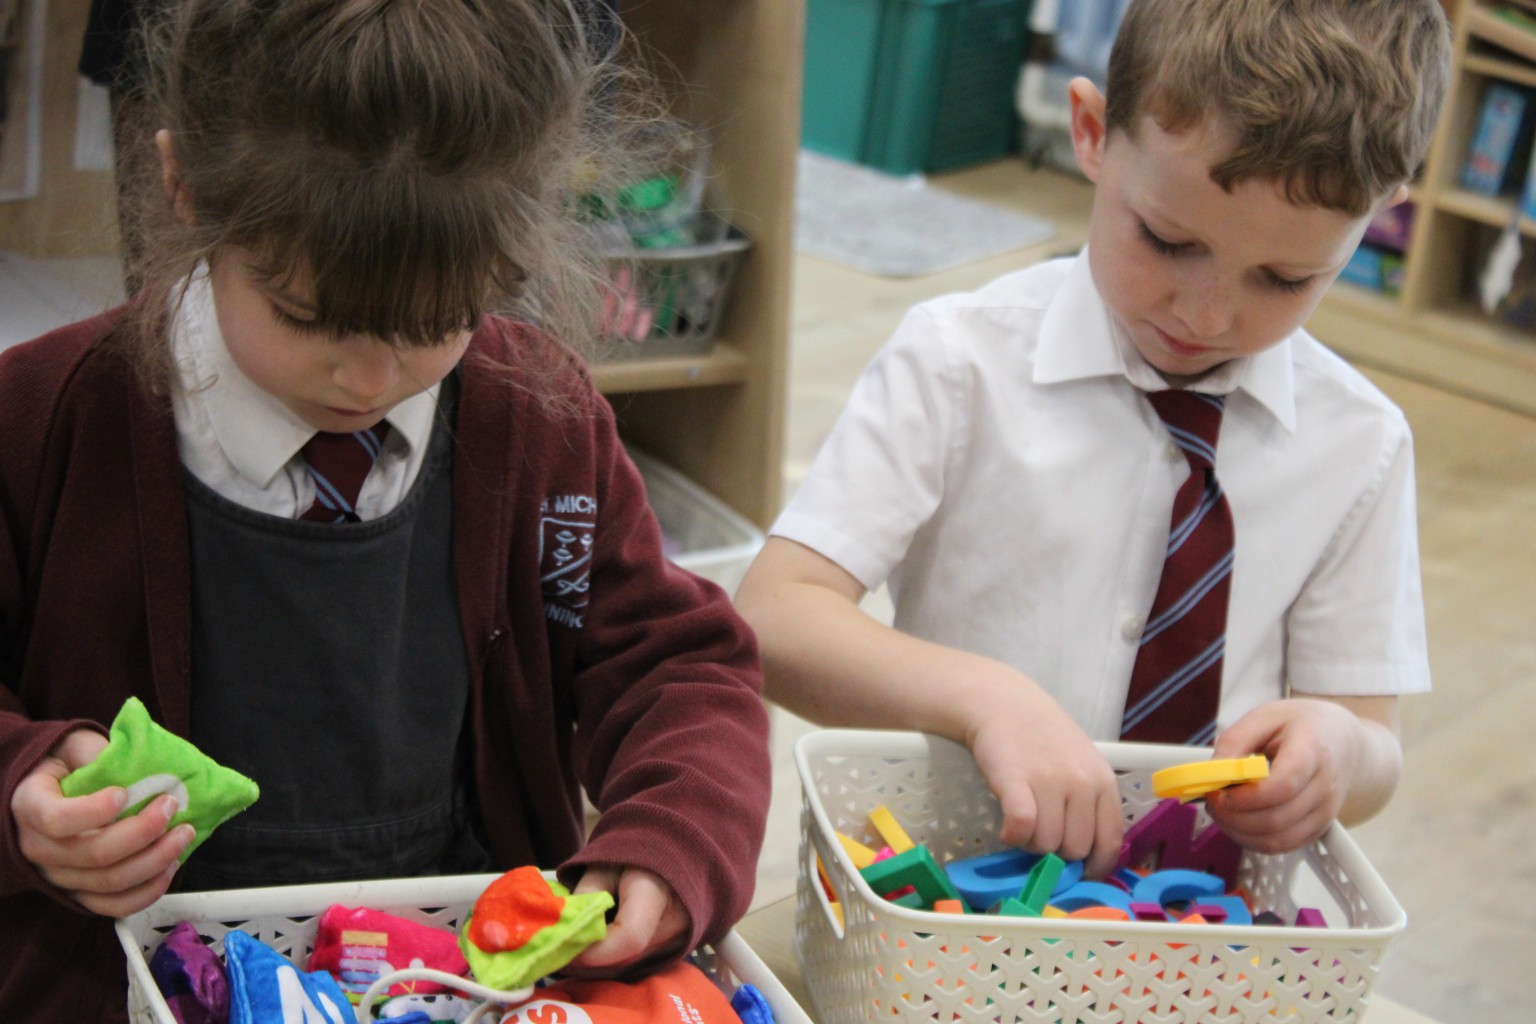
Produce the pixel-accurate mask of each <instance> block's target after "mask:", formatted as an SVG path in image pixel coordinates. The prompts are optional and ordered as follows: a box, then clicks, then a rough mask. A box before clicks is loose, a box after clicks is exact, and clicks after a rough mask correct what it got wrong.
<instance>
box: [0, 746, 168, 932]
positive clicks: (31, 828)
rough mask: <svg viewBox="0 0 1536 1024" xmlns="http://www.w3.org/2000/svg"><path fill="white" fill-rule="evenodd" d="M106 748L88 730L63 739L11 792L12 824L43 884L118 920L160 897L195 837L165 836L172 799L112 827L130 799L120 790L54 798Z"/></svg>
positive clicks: (151, 805)
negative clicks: (67, 778)
mask: <svg viewBox="0 0 1536 1024" xmlns="http://www.w3.org/2000/svg"><path fill="white" fill-rule="evenodd" d="M106 745H107V740H106V737H104V736H102V735H101V734H99V733H96V732H92V731H91V730H89V729H77V730H75V731H74V732H71V733H69V734H68V735H67V736H65V737H64V739H63V740H61V741H59V744H58V745H57V746H55V747H54V748H53V749H52V750H51V751H49V752H48V757H47V758H46V759H45V760H44V761H43V762H42V764H40V765H38V767H37V770H36V771H34V772H32V774H30V775H28V776H27V777H26V778H25V779H23V780H22V781H21V784H20V785H19V786H17V787H16V791H15V793H14V794H12V797H11V818H12V820H13V821H14V822H15V823H16V834H17V840H18V843H19V845H20V848H21V854H22V856H24V857H26V858H27V860H29V861H31V862H32V864H33V865H34V866H35V867H36V868H37V869H38V871H39V872H40V873H41V874H42V876H43V877H44V878H46V879H47V880H48V881H49V882H50V883H51V884H53V885H55V886H57V887H59V888H60V889H63V890H64V891H65V892H67V893H69V894H70V895H71V896H72V897H74V899H75V900H76V901H77V902H78V903H79V904H80V905H81V906H83V907H85V908H86V909H87V910H90V911H93V912H95V913H97V914H101V915H103V916H106V917H121V916H122V915H124V914H132V913H135V912H137V911H140V910H143V909H144V908H145V907H147V906H149V905H150V904H151V903H154V902H155V900H157V899H159V898H160V897H161V896H162V895H164V894H165V890H166V888H167V887H168V886H169V885H170V884H171V877H172V875H174V874H175V873H176V862H177V858H178V857H179V856H181V851H182V850H184V849H186V847H187V844H188V843H189V842H191V841H192V835H193V832H192V826H190V825H181V826H178V827H177V828H176V829H174V830H173V831H170V832H167V831H166V829H165V826H166V824H167V823H168V822H169V821H170V819H171V816H172V815H174V814H175V813H176V801H174V800H173V799H171V798H170V797H160V798H158V799H156V800H152V801H150V803H149V804H148V805H147V806H146V807H145V808H144V809H143V810H141V811H140V812H139V813H138V814H135V815H134V816H133V817H131V818H125V819H124V820H122V821H117V822H114V820H113V819H114V818H116V817H117V815H118V813H119V812H120V811H121V810H122V809H123V806H124V804H125V802H126V801H127V798H128V794H127V791H126V790H124V789H123V788H122V787H121V786H110V787H108V788H106V789H103V790H100V791H98V792H95V793H91V794H89V795H87V796H79V797H66V796H64V795H63V793H61V792H60V791H59V780H60V779H62V778H64V776H66V775H68V774H69V773H70V772H72V771H74V770H75V769H76V768H79V767H82V766H84V765H87V764H89V763H90V762H92V761H94V760H95V759H96V757H97V755H99V754H100V753H101V751H102V750H103V749H104V748H105V747H106Z"/></svg>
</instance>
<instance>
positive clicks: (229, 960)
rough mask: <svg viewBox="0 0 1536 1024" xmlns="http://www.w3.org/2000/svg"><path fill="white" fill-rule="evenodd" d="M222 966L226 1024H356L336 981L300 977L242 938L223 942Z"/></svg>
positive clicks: (320, 975)
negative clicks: (226, 977)
mask: <svg viewBox="0 0 1536 1024" xmlns="http://www.w3.org/2000/svg"><path fill="white" fill-rule="evenodd" d="M224 964H225V968H226V969H227V970H228V972H229V1019H230V1022H231V1024H356V1020H357V1018H356V1017H355V1016H354V1014H353V1013H352V1004H351V1003H349V1002H347V997H346V995H345V994H344V993H343V992H342V991H341V986H340V985H338V984H336V979H335V978H333V977H331V976H330V974H328V973H327V972H325V971H313V972H311V973H307V974H306V973H304V972H302V971H300V970H299V969H298V968H297V967H295V966H294V965H293V964H291V963H289V962H288V961H287V959H285V958H284V957H283V955H282V954H281V953H279V952H277V950H275V949H273V948H272V947H270V946H268V945H266V944H265V943H263V942H261V941H260V940H258V939H253V938H252V937H251V936H249V935H247V934H246V933H245V932H240V931H234V932H230V933H229V934H228V935H226V936H224Z"/></svg>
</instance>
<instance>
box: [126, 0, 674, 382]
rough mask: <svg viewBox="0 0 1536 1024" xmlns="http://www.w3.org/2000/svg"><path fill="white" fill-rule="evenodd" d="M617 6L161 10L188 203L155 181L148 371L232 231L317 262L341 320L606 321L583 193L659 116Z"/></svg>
mask: <svg viewBox="0 0 1536 1024" xmlns="http://www.w3.org/2000/svg"><path fill="white" fill-rule="evenodd" d="M583 4H584V5H586V7H587V8H588V10H582V9H579V5H583ZM599 6H600V5H599V4H598V3H597V0H179V2H175V3H173V4H171V5H169V6H167V7H166V8H165V9H164V12H163V14H162V15H161V16H159V17H154V16H151V17H150V18H149V19H148V21H149V24H148V26H147V32H146V40H147V43H148V47H149V67H150V69H151V86H150V94H151V98H152V100H153V101H154V104H155V109H156V111H157V113H158V116H159V119H160V125H161V126H163V127H165V128H168V129H169V131H170V133H171V140H172V147H173V150H174V154H175V161H176V174H177V179H178V183H179V186H180V187H181V188H182V189H183V190H184V194H185V196H186V200H187V207H188V210H189V214H190V215H189V216H177V215H175V213H174V212H173V211H172V210H171V209H170V207H171V203H170V202H169V200H168V199H167V198H166V196H165V190H164V189H161V188H158V187H153V188H140V189H139V190H138V194H139V196H140V198H141V201H142V202H143V203H144V204H145V205H144V208H143V210H141V211H140V214H141V218H142V223H143V228H142V230H143V232H144V234H145V245H144V250H145V257H144V261H143V263H142V264H141V265H140V266H139V267H137V268H135V269H136V270H137V271H138V272H139V274H140V276H141V277H142V278H143V280H144V281H145V284H146V287H145V290H144V292H143V293H142V295H141V300H140V302H139V303H138V304H137V308H138V309H139V310H140V311H141V314H140V316H141V320H142V321H143V327H144V330H143V331H142V336H143V338H144V339H145V340H146V341H148V342H149V344H148V346H146V349H145V352H144V353H143V359H142V360H141V361H142V362H144V364H145V365H146V367H148V368H149V370H150V374H151V377H152V378H154V377H155V376H156V375H159V379H160V382H161V383H164V382H165V380H166V378H165V370H166V367H167V366H168V363H167V361H166V360H165V358H164V356H165V352H164V347H165V341H164V338H163V334H164V331H163V330H160V329H159V324H158V323H156V322H155V321H158V320H160V317H159V316H157V315H152V314H153V312H154V311H157V310H163V309H165V308H166V305H165V300H170V299H173V297H174V288H175V284H176V282H178V281H181V280H184V279H185V278H186V276H187V275H188V273H189V272H190V271H191V270H192V269H193V268H194V267H195V266H196V265H197V263H198V262H199V261H201V260H210V259H215V258H217V256H218V253H219V252H220V251H221V250H223V249H225V248H226V247H230V246H239V247H242V248H244V249H247V250H249V251H250V252H252V253H254V254H255V256H256V267H257V270H258V273H259V274H260V275H261V276H262V277H263V278H264V279H266V280H267V281H268V282H269V283H282V282H284V281H285V280H286V279H287V278H288V277H289V276H290V275H292V274H295V273H300V274H302V275H303V276H304V278H305V279H306V280H307V281H308V282H310V283H311V284H312V287H313V293H314V301H315V305H316V310H315V313H316V323H317V327H319V328H321V329H324V330H328V331H331V332H333V333H336V334H338V335H341V334H365V335H370V336H374V337H378V338H380V339H385V340H387V341H389V342H390V343H392V344H398V345H430V344H435V343H437V342H439V341H440V340H442V339H443V338H444V337H446V336H449V335H451V334H453V333H454V332H456V331H459V330H461V329H463V328H465V327H469V326H472V325H474V324H475V323H476V322H477V321H478V320H479V318H480V316H481V314H482V313H483V312H484V311H485V310H487V309H488V308H491V307H496V308H499V309H503V310H506V311H509V312H512V313H513V314H514V315H519V316H521V317H523V318H524V319H528V320H531V321H534V322H537V323H538V324H539V325H540V326H541V327H542V328H544V329H545V330H546V331H547V332H548V333H550V334H552V335H554V336H556V337H558V338H561V339H564V340H567V341H570V342H573V343H576V344H578V345H579V344H581V343H583V342H584V340H585V339H587V338H589V337H591V336H592V333H593V326H594V321H595V313H594V311H595V310H596V309H597V308H598V305H599V303H598V301H597V298H598V289H599V288H600V287H601V282H602V280H603V275H602V274H601V266H600V260H601V256H600V253H599V252H598V251H597V246H596V244H595V242H594V241H593V239H592V237H591V235H590V232H588V231H587V230H586V229H584V228H583V226H582V225H581V224H580V222H579V220H578V218H577V217H576V216H575V215H574V211H575V210H576V208H577V203H576V198H577V194H578V192H580V191H583V190H588V189H590V190H594V191H600V190H601V189H603V188H605V187H606V182H607V180H608V178H607V176H606V174H605V171H606V170H607V169H609V167H610V163H611V161H610V159H609V158H610V157H612V156H614V155H615V154H617V153H621V152H629V151H630V150H629V149H628V148H627V144H628V142H629V140H628V139H627V138H621V136H623V135H624V129H625V128H626V127H632V126H634V125H638V124H651V123H654V121H653V120H652V118H653V116H654V115H653V112H652V111H647V112H646V113H645V114H644V115H642V116H636V115H635V114H634V111H633V110H632V109H631V108H630V107H629V106H628V105H627V104H628V103H629V102H630V101H631V100H633V99H635V97H636V96H638V95H639V93H637V91H636V90H635V89H633V88H630V87H629V83H628V81H627V78H626V76H627V75H628V74H630V73H629V72H626V71H625V70H623V66H622V65H621V64H620V63H619V62H617V61H615V60H613V59H611V58H612V53H611V52H610V50H611V49H612V48H611V47H610V46H608V45H607V41H605V34H604V33H602V32H594V31H593V30H592V29H593V27H594V25H593V20H592V16H591V15H592V13H593V12H594V11H595V10H596V9H597V7H599ZM613 24H616V23H613ZM645 134H651V135H653V134H654V132H647V133H645ZM615 139H617V140H618V141H615ZM157 349H158V350H157Z"/></svg>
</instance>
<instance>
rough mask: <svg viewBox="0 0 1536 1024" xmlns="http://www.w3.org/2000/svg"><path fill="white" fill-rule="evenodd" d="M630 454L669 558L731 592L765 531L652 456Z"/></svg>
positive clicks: (755, 551) (634, 451) (631, 452)
mask: <svg viewBox="0 0 1536 1024" xmlns="http://www.w3.org/2000/svg"><path fill="white" fill-rule="evenodd" d="M629 456H630V458H631V459H633V460H634V463H635V466H636V467H637V468H638V469H639V470H640V475H641V476H642V477H644V478H645V489H646V493H647V495H648V496H649V498H650V505H651V509H652V510H653V511H655V513H656V518H657V519H658V520H660V521H661V530H662V533H663V534H664V535H665V538H666V541H667V544H668V548H669V550H668V554H669V555H670V557H671V559H672V561H673V562H675V563H677V565H679V566H681V567H682V568H684V569H687V570H688V571H689V572H693V573H697V574H698V575H700V576H703V577H704V578H705V579H707V580H709V581H710V582H712V583H716V584H719V586H720V587H721V588H722V589H723V590H724V591H725V592H726V593H727V594H735V593H736V587H737V586H738V585H739V584H740V583H741V578H742V577H743V576H745V575H746V573H747V566H749V565H751V564H752V559H753V558H754V557H756V555H757V552H758V549H759V548H761V547H762V546H763V532H762V531H761V530H759V529H758V528H757V527H756V526H753V525H752V524H751V523H750V522H748V521H747V520H746V519H744V518H743V517H742V516H741V515H740V514H738V513H737V512H736V511H735V510H734V509H732V508H731V507H730V506H728V505H726V504H725V502H723V501H721V500H720V499H719V498H717V497H715V496H714V495H713V494H710V493H709V492H708V491H706V490H705V489H704V488H702V487H700V486H699V485H698V484H696V483H694V482H693V481H692V480H690V479H688V478H687V477H686V476H684V475H683V474H682V473H680V472H678V471H677V470H676V469H673V468H672V467H671V466H669V465H667V464H666V463H664V462H662V461H661V460H660V459H657V458H656V457H655V456H652V455H648V454H646V453H645V452H642V451H636V450H635V449H634V448H630V449H629Z"/></svg>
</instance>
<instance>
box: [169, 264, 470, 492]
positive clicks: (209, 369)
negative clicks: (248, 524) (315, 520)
mask: <svg viewBox="0 0 1536 1024" xmlns="http://www.w3.org/2000/svg"><path fill="white" fill-rule="evenodd" d="M171 357H172V359H173V360H174V361H175V364H176V368H177V372H178V373H179V374H180V379H181V387H180V388H178V389H177V390H176V394H175V396H174V398H173V408H174V413H175V417H176V434H177V437H178V439H179V443H180V451H181V461H182V464H183V465H184V466H186V468H187V469H189V470H190V471H191V472H192V475H193V476H195V477H197V479H198V480H200V481H202V482H203V483H204V484H206V485H207V486H208V487H209V488H211V489H212V490H213V491H214V492H215V493H216V494H218V495H220V496H221V497H224V498H228V499H229V500H230V501H233V502H235V503H236V504H238V505H243V506H244V507H246V508H249V509H254V510H256V511H258V512H265V513H267V514H269V515H274V516H282V517H284V518H286V519H295V518H297V517H298V516H300V515H302V514H303V513H304V512H305V511H306V510H307V509H308V508H309V507H310V505H312V504H313V503H314V500H315V485H314V481H313V480H311V479H310V476H309V474H308V473H307V472H305V469H304V460H303V458H302V457H301V456H300V455H299V449H300V448H302V447H304V445H305V443H306V442H307V441H308V440H309V439H310V438H311V437H313V436H314V435H315V433H316V431H315V428H314V427H311V426H309V425H308V424H306V423H305V422H304V421H303V420H301V419H299V417H298V416H296V415H294V414H293V412H292V411H291V410H290V409H289V408H288V407H287V406H286V405H284V404H283V403H282V402H280V401H279V400H278V399H276V398H274V397H273V396H272V395H269V394H268V393H267V392H265V391H263V390H262V389H261V388H259V387H257V386H256V385H255V384H254V383H252V381H251V379H250V378H249V377H247V376H246V375H245V374H244V373H243V372H242V371H241V370H240V368H239V367H238V366H236V365H235V362H234V360H233V359H231V358H230V355H229V349H228V348H227V347H226V346H225V344H224V335H223V332H221V331H220V330H219V321H218V315H217V312H216V310H215V307H214V298H213V288H212V287H211V286H210V284H209V283H208V276H207V271H206V269H200V270H198V271H197V272H195V273H194V274H193V276H192V279H191V281H190V282H189V284H188V286H187V289H186V294H185V297H184V298H183V301H182V302H181V304H180V309H179V310H178V311H177V313H176V316H175V319H174V320H173V321H172V332H171ZM439 387H440V385H433V386H432V387H431V388H429V389H427V390H426V391H423V392H421V393H420V394H418V395H413V396H412V397H410V398H408V399H406V400H405V401H404V402H401V403H400V404H399V405H397V406H395V408H393V409H391V410H390V411H389V413H388V415H386V416H385V419H386V420H388V421H389V425H390V432H389V436H388V437H387V438H385V442H384V446H383V449H382V451H380V453H379V457H378V459H377V460H376V461H375V462H374V464H373V468H372V469H371V470H370V471H369V473H368V476H367V478H366V479H364V481H363V487H362V490H361V491H360V492H359V494H358V499H357V513H358V518H359V519H362V520H365V521H366V520H369V519H377V518H379V517H380V516H383V515H385V514H387V513H389V512H391V511H393V510H394V509H395V507H396V506H397V505H399V504H400V502H401V501H402V500H404V498H405V495H406V493H407V492H408V491H409V490H410V488H411V484H412V483H413V482H414V481H415V479H416V474H417V473H418V472H419V471H420V470H421V465H422V462H423V461H424V460H425V458H426V454H427V450H428V441H429V440H430V439H431V437H432V424H433V421H434V419H435V418H436V416H437V392H438V388H439Z"/></svg>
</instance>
